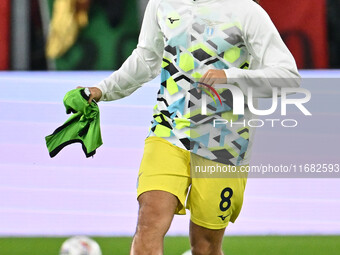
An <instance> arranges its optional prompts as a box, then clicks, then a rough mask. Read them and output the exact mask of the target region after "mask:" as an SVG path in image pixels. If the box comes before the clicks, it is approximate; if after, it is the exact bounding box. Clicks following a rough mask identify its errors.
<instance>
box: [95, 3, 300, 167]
mask: <svg viewBox="0 0 340 255" xmlns="http://www.w3.org/2000/svg"><path fill="white" fill-rule="evenodd" d="M209 69H223V70H224V71H225V73H226V76H227V80H228V84H231V85H233V86H237V87H238V88H239V89H240V90H241V91H242V92H243V94H244V97H245V98H246V97H247V95H248V94H247V93H248V90H247V89H248V88H249V87H251V88H252V89H253V91H254V93H253V95H254V96H255V97H270V96H271V94H272V88H273V87H297V86H299V79H298V78H299V74H298V71H297V68H296V64H295V61H294V58H293V57H292V55H291V54H290V52H289V50H288V49H287V47H286V46H285V44H284V43H283V41H282V40H281V37H280V35H279V33H278V32H277V30H276V28H275V26H274V25H273V23H272V22H271V20H270V18H269V16H268V15H267V13H266V12H265V11H264V10H263V9H262V8H261V7H260V6H259V5H258V4H256V3H254V2H253V1H252V0H196V1H195V0H150V1H149V3H148V6H147V9H146V12H145V16H144V21H143V25H142V29H141V33H140V36H139V43H138V46H137V48H136V49H135V50H134V52H133V53H132V55H131V56H130V57H129V58H128V59H127V60H126V61H125V63H124V64H123V65H122V67H121V68H120V69H119V70H118V71H116V72H114V73H113V74H112V75H111V76H110V77H108V78H107V79H105V80H103V81H102V82H101V83H100V84H98V85H97V87H98V88H100V89H101V90H102V92H103V97H102V99H101V100H116V99H119V98H122V97H124V96H127V95H129V94H131V93H132V92H133V91H135V90H136V89H137V88H139V87H140V86H141V85H142V84H143V83H145V82H147V81H149V80H151V79H153V78H155V77H156V76H157V75H158V74H159V73H160V89H159V91H158V95H157V104H156V106H155V107H154V113H153V119H152V125H151V127H150V132H149V136H158V137H162V138H164V139H166V140H168V141H169V142H171V143H172V144H174V145H176V146H178V147H180V148H183V149H186V150H190V151H191V152H192V153H195V154H198V155H200V156H202V157H205V158H207V159H210V160H213V161H217V162H220V163H224V164H229V165H245V164H248V163H249V158H250V154H251V153H250V152H251V145H252V140H253V136H254V129H253V128H251V127H249V126H248V124H247V123H248V121H249V120H250V119H251V118H252V117H253V116H252V114H251V112H250V111H249V109H248V106H247V104H246V103H245V105H244V109H245V110H244V114H243V115H236V114H233V95H232V93H231V91H230V90H229V89H227V88H220V89H218V88H216V90H215V93H211V91H209V90H206V89H204V86H203V88H201V89H198V87H197V86H198V84H199V80H200V78H201V77H202V76H203V75H204V74H205V73H206V72H207V71H208V70H209ZM296 78H297V79H296ZM278 80H280V82H276V81H278ZM255 101H256V99H255ZM245 102H247V101H246V100H245ZM255 104H256V102H255ZM216 120H226V121H225V122H223V124H221V123H220V124H218V125H217V124H216V123H217V122H216ZM232 123H234V125H232Z"/></svg>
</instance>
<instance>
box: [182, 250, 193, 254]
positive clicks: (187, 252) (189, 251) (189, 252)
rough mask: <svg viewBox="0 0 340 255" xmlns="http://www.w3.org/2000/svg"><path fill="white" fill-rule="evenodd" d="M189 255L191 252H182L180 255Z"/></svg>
mask: <svg viewBox="0 0 340 255" xmlns="http://www.w3.org/2000/svg"><path fill="white" fill-rule="evenodd" d="M191 254H192V253H191V250H188V251H186V252H184V253H183V254H182V255H191Z"/></svg>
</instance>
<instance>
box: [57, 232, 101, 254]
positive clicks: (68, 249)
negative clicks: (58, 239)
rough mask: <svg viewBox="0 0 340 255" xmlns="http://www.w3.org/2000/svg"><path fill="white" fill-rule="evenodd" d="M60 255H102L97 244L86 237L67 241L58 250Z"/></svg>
mask: <svg viewBox="0 0 340 255" xmlns="http://www.w3.org/2000/svg"><path fill="white" fill-rule="evenodd" d="M59 254H60V255H102V252H101V250H100V247H99V245H98V243H97V242H96V241H94V240H92V239H91V238H89V237H86V236H74V237H71V238H69V239H67V240H66V241H65V242H64V243H63V244H62V246H61V248H60V253H59Z"/></svg>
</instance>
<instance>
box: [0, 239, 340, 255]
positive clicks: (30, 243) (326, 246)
mask: <svg viewBox="0 0 340 255" xmlns="http://www.w3.org/2000/svg"><path fill="white" fill-rule="evenodd" d="M93 239H95V240H96V241H97V242H98V243H99V245H100V246H101V249H102V252H103V255H125V254H129V247H130V243H131V237H112V238H110V237H95V238H93ZM64 240H65V238H59V237H58V238H0V255H57V254H58V252H59V249H60V246H61V244H62V242H63V241H64ZM188 249H189V239H188V238H187V237H166V239H165V252H164V254H165V255H180V254H182V253H183V252H184V251H186V250H188ZM223 250H224V252H225V255H267V254H268V255H269V254H270V255H293V254H297V255H307V254H308V255H338V254H340V236H242V237H235V236H233V237H226V238H225V240H224V245H223Z"/></svg>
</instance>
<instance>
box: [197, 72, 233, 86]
mask: <svg viewBox="0 0 340 255" xmlns="http://www.w3.org/2000/svg"><path fill="white" fill-rule="evenodd" d="M215 84H227V76H226V75H225V72H224V71H223V70H215V69H210V70H208V71H207V72H206V73H205V74H204V75H203V76H202V77H201V79H200V80H199V81H198V86H197V87H198V88H206V89H208V90H210V89H209V86H211V87H213V86H214V85H215Z"/></svg>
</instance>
